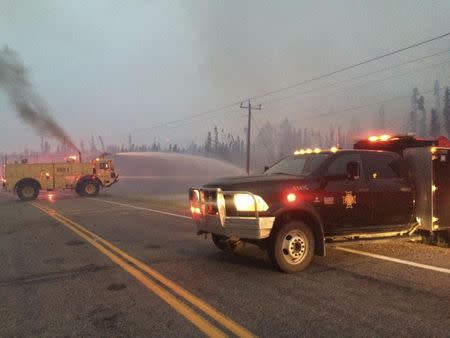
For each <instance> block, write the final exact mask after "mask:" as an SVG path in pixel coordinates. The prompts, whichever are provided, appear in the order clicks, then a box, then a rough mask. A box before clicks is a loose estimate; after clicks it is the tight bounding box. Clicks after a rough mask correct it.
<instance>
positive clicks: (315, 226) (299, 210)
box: [272, 203, 325, 256]
mask: <svg viewBox="0 0 450 338" xmlns="http://www.w3.org/2000/svg"><path fill="white" fill-rule="evenodd" d="M290 220H302V221H304V222H305V223H307V224H308V225H309V226H311V229H312V231H313V233H314V238H315V254H316V255H318V256H325V233H324V225H323V222H322V219H321V217H320V215H319V213H318V212H317V211H316V209H315V208H314V207H313V206H312V205H311V204H309V203H301V204H299V205H296V206H292V207H283V208H280V209H279V210H277V212H276V213H275V223H274V226H273V229H275V228H276V227H277V226H279V225H280V224H283V223H285V222H286V221H290ZM273 229H272V231H273Z"/></svg>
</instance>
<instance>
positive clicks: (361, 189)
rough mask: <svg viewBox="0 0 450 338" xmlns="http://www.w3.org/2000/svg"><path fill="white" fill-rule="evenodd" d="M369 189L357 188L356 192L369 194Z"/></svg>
mask: <svg viewBox="0 0 450 338" xmlns="http://www.w3.org/2000/svg"><path fill="white" fill-rule="evenodd" d="M369 191H370V189H369V188H359V189H358V192H369Z"/></svg>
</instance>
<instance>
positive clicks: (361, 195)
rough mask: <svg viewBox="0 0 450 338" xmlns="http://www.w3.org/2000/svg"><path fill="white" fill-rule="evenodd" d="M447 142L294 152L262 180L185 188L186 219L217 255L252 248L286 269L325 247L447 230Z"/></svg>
mask: <svg viewBox="0 0 450 338" xmlns="http://www.w3.org/2000/svg"><path fill="white" fill-rule="evenodd" d="M446 142H448V140H446V139H445V138H443V139H439V140H421V139H417V138H415V137H412V136H390V135H381V136H371V137H370V138H368V139H365V140H360V141H358V142H356V143H355V145H354V149H349V150H342V149H337V148H332V149H330V150H327V151H323V150H321V149H318V148H316V149H303V150H298V151H296V152H295V153H294V154H293V155H291V156H288V157H286V158H284V159H282V160H281V161H279V162H277V163H275V164H274V165H272V166H271V167H269V168H267V170H265V172H264V173H263V174H262V175H257V176H245V177H233V178H223V179H218V180H216V181H214V182H210V183H208V184H206V185H204V186H203V187H201V188H191V189H189V199H190V204H191V212H192V218H193V220H194V222H195V224H196V226H197V231H198V234H208V233H210V234H211V235H212V240H213V242H214V243H215V245H216V246H217V247H219V248H220V249H222V250H230V251H233V250H236V249H237V248H238V247H239V246H240V245H241V244H242V243H243V242H248V243H252V244H256V245H258V246H260V247H262V248H264V249H267V251H268V254H269V256H270V258H271V261H272V262H273V264H274V266H275V267H276V268H278V269H280V270H281V271H284V272H289V273H290V272H297V271H300V270H303V269H305V268H306V267H307V266H308V265H309V264H310V262H311V261H312V258H313V256H314V254H316V255H321V256H323V255H325V248H326V245H327V244H331V245H336V244H337V243H344V242H356V241H369V240H371V241H373V240H405V239H409V240H411V239H416V240H417V239H421V236H419V234H421V233H427V234H436V233H441V232H445V233H447V232H448V231H449V229H450V208H449V206H450V170H449V169H450V144H448V143H446Z"/></svg>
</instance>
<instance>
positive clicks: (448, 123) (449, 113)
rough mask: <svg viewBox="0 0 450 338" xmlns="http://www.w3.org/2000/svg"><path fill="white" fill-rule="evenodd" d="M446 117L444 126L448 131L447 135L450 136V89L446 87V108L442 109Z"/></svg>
mask: <svg viewBox="0 0 450 338" xmlns="http://www.w3.org/2000/svg"><path fill="white" fill-rule="evenodd" d="M442 113H443V117H444V127H445V131H446V132H447V136H450V90H449V88H448V87H447V88H445V94H444V109H443V111H442Z"/></svg>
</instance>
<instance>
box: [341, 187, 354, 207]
mask: <svg viewBox="0 0 450 338" xmlns="http://www.w3.org/2000/svg"><path fill="white" fill-rule="evenodd" d="M342 202H343V204H344V205H345V209H353V205H354V204H356V195H353V193H352V192H351V191H346V192H345V196H342Z"/></svg>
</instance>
